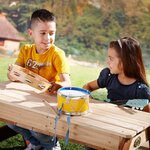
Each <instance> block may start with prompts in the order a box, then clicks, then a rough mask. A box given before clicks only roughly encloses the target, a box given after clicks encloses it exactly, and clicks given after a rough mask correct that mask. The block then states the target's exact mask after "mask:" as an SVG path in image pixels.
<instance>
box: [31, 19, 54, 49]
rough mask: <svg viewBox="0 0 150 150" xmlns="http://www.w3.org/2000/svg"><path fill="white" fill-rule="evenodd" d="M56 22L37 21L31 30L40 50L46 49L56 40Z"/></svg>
mask: <svg viewBox="0 0 150 150" xmlns="http://www.w3.org/2000/svg"><path fill="white" fill-rule="evenodd" d="M55 33H56V23H55V22H54V21H47V22H43V21H37V22H36V23H35V24H34V25H33V26H32V29H31V31H30V35H31V36H32V38H33V40H34V42H35V44H36V48H37V50H38V51H46V50H47V49H48V48H49V47H50V46H51V45H52V44H53V43H54V41H55Z"/></svg>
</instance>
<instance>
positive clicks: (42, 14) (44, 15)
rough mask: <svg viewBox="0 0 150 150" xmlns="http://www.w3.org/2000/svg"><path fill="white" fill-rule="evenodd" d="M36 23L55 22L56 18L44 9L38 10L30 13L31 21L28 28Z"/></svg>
mask: <svg viewBox="0 0 150 150" xmlns="http://www.w3.org/2000/svg"><path fill="white" fill-rule="evenodd" d="M38 21H43V22H47V21H54V22H56V18H55V16H54V14H53V13H52V12H50V11H48V10H46V9H38V10H36V11H34V12H33V13H32V16H31V21H30V28H32V26H33V25H34V24H35V23H36V22H38Z"/></svg>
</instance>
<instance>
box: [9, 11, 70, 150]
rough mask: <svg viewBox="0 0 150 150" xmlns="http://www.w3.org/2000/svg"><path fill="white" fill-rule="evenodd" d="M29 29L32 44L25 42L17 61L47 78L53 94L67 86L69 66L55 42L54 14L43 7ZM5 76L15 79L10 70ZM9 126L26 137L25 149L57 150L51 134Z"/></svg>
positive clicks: (37, 12)
mask: <svg viewBox="0 0 150 150" xmlns="http://www.w3.org/2000/svg"><path fill="white" fill-rule="evenodd" d="M28 32H29V35H30V36H31V37H32V38H33V40H34V43H35V44H31V45H29V44H28V45H25V46H24V47H23V48H22V49H21V50H20V53H19V55H18V58H17V60H16V64H17V65H19V66H22V67H25V68H27V69H29V70H31V71H33V72H35V73H37V74H39V75H40V76H42V77H44V78H46V79H47V80H49V81H50V82H51V84H52V88H51V90H50V91H49V92H50V93H51V94H53V93H56V91H57V90H58V88H60V87H65V86H70V85H71V81H70V76H69V65H68V63H67V60H66V57H65V53H64V52H63V51H62V50H60V49H59V48H58V47H56V46H55V45H54V41H55V33H56V19H55V16H54V14H53V13H51V12H49V11H48V10H46V9H39V10H36V11H35V12H33V14H32V16H31V27H30V29H29V30H28ZM10 69H11V68H10ZM10 69H9V70H10ZM8 78H9V79H10V80H11V81H15V79H14V78H12V77H11V76H10V74H9V71H8ZM56 83H57V84H56ZM58 85H59V86H58ZM8 126H9V127H10V128H12V129H14V130H15V131H17V132H19V133H21V134H22V135H23V136H24V138H25V139H26V140H29V141H30V144H29V145H28V147H27V148H26V149H25V150H31V149H32V150H38V149H41V148H42V147H43V148H45V149H46V150H52V149H53V150H54V149H60V147H59V146H58V145H59V143H58V142H57V141H56V143H55V145H54V142H53V141H52V137H50V136H47V135H44V134H40V133H36V132H33V131H30V130H27V129H23V128H20V127H17V126H14V125H8ZM57 144H58V145H57ZM58 147H59V148H58Z"/></svg>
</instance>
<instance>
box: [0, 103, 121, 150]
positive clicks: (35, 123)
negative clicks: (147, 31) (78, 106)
mask: <svg viewBox="0 0 150 150" xmlns="http://www.w3.org/2000/svg"><path fill="white" fill-rule="evenodd" d="M0 110H2V111H0V112H1V113H0V114H1V118H5V119H7V120H12V121H13V122H14V123H15V124H16V125H19V126H20V125H21V126H23V127H27V128H29V129H32V130H35V131H36V130H37V129H38V131H40V132H42V133H45V134H51V135H53V134H54V118H55V117H54V115H50V114H49V115H48V116H46V115H45V114H44V113H39V112H38V111H35V110H30V109H25V108H23V107H22V108H21V107H17V106H16V107H15V108H14V105H9V107H8V105H7V104H2V103H1V105H0ZM71 120H72V119H71ZM41 122H42V123H41ZM29 125H30V126H29ZM66 130H67V122H66V116H63V117H62V118H61V119H60V120H59V123H58V127H57V135H58V136H60V137H63V138H65V137H64V136H65V134H66ZM108 135H109V136H108ZM69 137H70V139H72V140H73V141H77V142H80V143H82V144H87V145H88V146H92V147H95V148H96V147H100V146H104V147H106V148H110V149H111V148H116V147H118V144H119V141H120V138H119V137H118V136H116V135H113V134H112V135H111V134H107V133H105V132H102V131H97V129H96V128H91V127H90V126H85V125H83V126H82V125H80V124H78V123H76V124H74V123H71V126H70V134H69ZM108 137H109V138H108ZM99 139H101V140H99ZM113 139H115V140H114V141H113V142H112V140H113Z"/></svg>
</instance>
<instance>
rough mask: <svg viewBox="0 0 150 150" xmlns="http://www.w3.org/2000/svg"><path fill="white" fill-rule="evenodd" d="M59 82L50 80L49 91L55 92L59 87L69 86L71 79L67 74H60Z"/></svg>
mask: <svg viewBox="0 0 150 150" xmlns="http://www.w3.org/2000/svg"><path fill="white" fill-rule="evenodd" d="M59 77H60V82H56V83H55V82H51V84H52V87H51V88H50V90H49V92H50V93H51V94H56V92H57V90H58V89H59V88H61V87H70V86H71V80H70V75H69V74H60V75H59Z"/></svg>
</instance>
